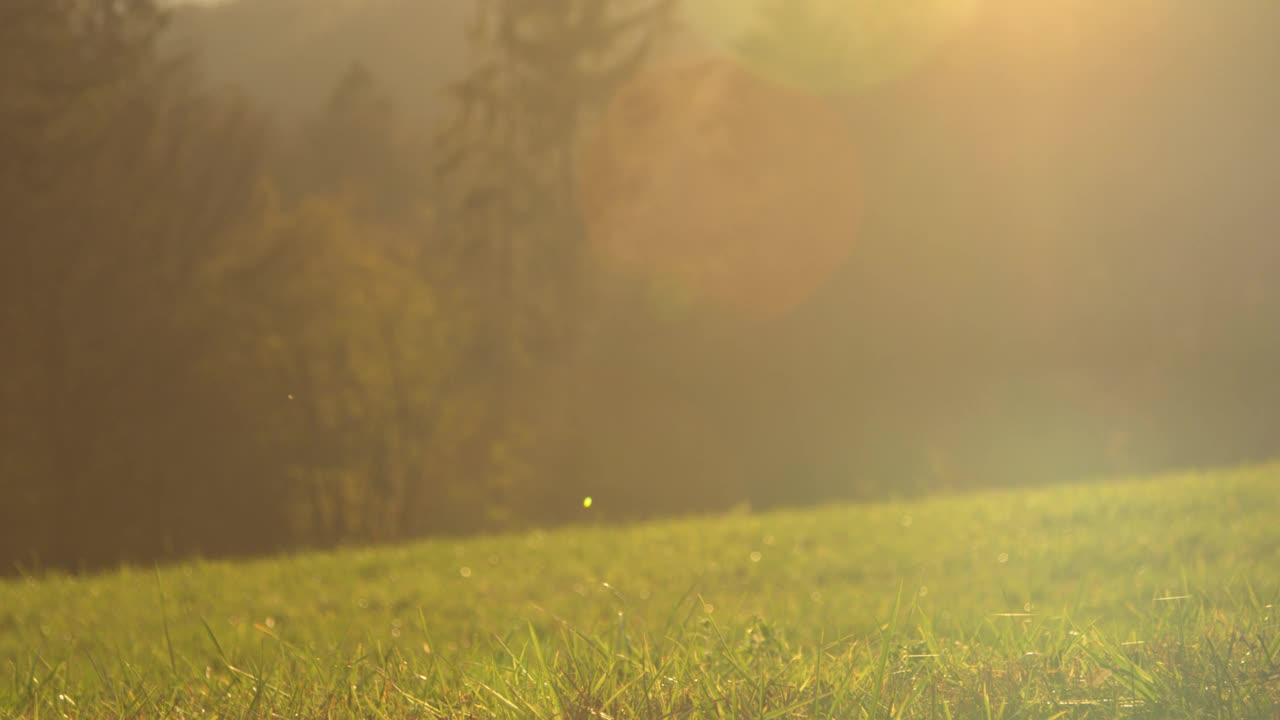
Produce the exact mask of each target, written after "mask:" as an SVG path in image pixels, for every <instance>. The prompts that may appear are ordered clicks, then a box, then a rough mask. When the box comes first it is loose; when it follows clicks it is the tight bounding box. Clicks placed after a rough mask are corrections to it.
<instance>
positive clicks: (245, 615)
mask: <svg viewBox="0 0 1280 720" xmlns="http://www.w3.org/2000/svg"><path fill="white" fill-rule="evenodd" d="M1277 490H1280V466H1274V465H1273V466H1261V467H1249V468H1240V469H1233V470H1224V471H1221V472H1215V473H1205V474H1194V473H1186V474H1181V475H1171V476H1162V477H1154V478H1143V479H1134V480H1126V481H1117V482H1112V483H1098V484H1081V485H1072V486H1063V487H1058V488H1051V489H1043V490H1032V491H1000V492H989V493H983V494H975V495H967V496H963V497H937V498H932V499H926V500H923V501H915V502H903V503H885V504H876V505H866V506H843V507H830V508H823V509H816V510H804V511H790V512H774V513H766V514H748V513H740V514H735V515H727V516H722V517H713V518H696V519H683V520H675V521H667V522H658V523H651V524H642V525H637V526H633V527H627V528H621V529H618V528H614V529H606V528H595V527H590V526H589V521H590V517H591V513H592V512H593V509H587V508H584V509H583V513H584V523H587V524H584V526H583V527H579V528H573V529H566V530H559V531H553V532H535V533H530V534H521V535H510V536H500V537H484V538H477V539H469V540H457V541H455V540H436V541H428V542H422V543H418V544H414V545H409V546H404V547H396V548H380V549H366V550H347V551H342V552H334V553H313V554H301V555H296V556H288V557H280V558H274V559H266V560H258V561H252V562H242V563H230V562H195V563H190V564H185V565H181V566H175V567H166V568H160V569H158V570H157V569H154V568H150V569H126V570H120V571H117V572H114V573H109V574H104V575H98V576H92V577H83V578H81V577H70V576H62V575H51V576H44V577H32V578H19V579H15V580H9V581H3V582H0V717H4V718H46V717H47V718H55V717H57V718H62V717H65V718H111V719H112V720H115V719H123V718H192V717H201V718H262V719H264V720H265V719H268V718H387V719H393V718H394V719H399V718H440V717H460V718H486V717H499V718H556V717H558V718H584V719H586V718H603V719H605V720H608V719H610V718H613V719H617V720H620V719H621V718H654V719H656V718H817V717H822V718H827V717H832V718H863V717H866V718H898V717H903V718H948V717H951V718H961V717H965V718H970V717H976V718H1084V717H1096V718H1111V717H1150V718H1205V717H1224V718H1228V717H1229V718H1268V719H1271V720H1273V719H1274V718H1277V717H1280V617H1278V616H1277V615H1276V609H1275V605H1276V603H1277V602H1280V598H1278V595H1280V492H1277ZM594 511H597V512H598V508H596V509H594ZM228 528H229V529H231V528H234V521H233V519H228Z"/></svg>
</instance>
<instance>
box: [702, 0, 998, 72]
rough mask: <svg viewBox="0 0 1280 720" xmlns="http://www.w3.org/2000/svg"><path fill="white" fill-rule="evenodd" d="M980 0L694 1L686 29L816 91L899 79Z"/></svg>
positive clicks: (959, 24) (967, 18)
mask: <svg viewBox="0 0 1280 720" xmlns="http://www.w3.org/2000/svg"><path fill="white" fill-rule="evenodd" d="M978 4H979V0H698V1H697V2H691V3H686V4H685V6H684V13H685V16H686V20H687V22H688V24H689V26H690V27H692V28H693V29H694V30H695V32H696V33H697V34H698V35H699V36H700V37H701V38H703V39H704V41H705V42H707V43H709V44H711V45H712V46H714V47H717V48H719V49H720V50H721V51H723V52H726V53H728V54H730V55H731V56H733V57H735V58H737V59H738V60H739V61H740V62H742V63H743V64H744V65H745V66H747V67H749V68H751V70H752V71H754V72H758V73H760V74H762V75H764V76H766V77H770V78H773V79H775V80H779V81H782V82H784V83H787V84H790V85H793V86H796V87H801V88H805V89H808V90H811V91H819V92H840V93H845V92H852V91H858V90H863V89H868V88H871V87H874V86H876V85H879V84H881V83H884V82H886V81H890V80H893V79H895V78H898V77H901V76H902V75H904V74H906V73H908V72H910V71H911V70H912V69H914V68H915V67H917V66H918V65H920V64H921V63H922V62H924V61H926V60H928V58H929V57H930V56H931V55H933V54H934V53H935V52H937V50H938V49H939V47H940V46H941V45H942V44H943V43H944V42H945V41H946V39H947V38H948V37H950V36H952V35H953V34H954V33H955V32H957V31H958V30H960V29H962V28H963V27H964V26H966V25H967V24H968V23H969V21H970V20H971V19H972V18H973V16H974V14H975V11H976V9H977V7H978Z"/></svg>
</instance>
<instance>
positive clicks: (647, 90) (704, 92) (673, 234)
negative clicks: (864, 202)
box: [578, 58, 860, 321]
mask: <svg viewBox="0 0 1280 720" xmlns="http://www.w3.org/2000/svg"><path fill="white" fill-rule="evenodd" d="M579 157H580V164H579V168H578V180H579V198H580V200H581V203H582V208H583V217H584V221H585V225H586V229H587V233H588V238H589V240H590V242H591V243H592V245H593V247H594V249H595V250H596V252H597V254H598V256H599V257H600V258H601V259H603V261H604V262H605V263H606V264H607V265H608V266H609V267H611V268H613V269H615V270H624V271H627V272H631V273H639V274H640V275H642V276H643V277H645V278H647V279H648V281H649V282H650V283H651V287H654V288H658V289H659V291H660V294H661V295H662V298H663V301H664V302H666V303H668V304H669V305H670V306H673V307H683V308H686V309H687V308H689V307H694V306H706V305H708V304H711V305H715V306H718V307H720V308H728V309H730V310H732V311H734V312H736V313H739V316H740V317H743V318H745V319H747V320H749V321H757V320H764V319H769V318H773V317H777V316H779V315H782V314H785V313H787V312H788V311H790V310H792V309H793V308H795V307H796V306H797V305H799V304H800V303H802V302H804V301H805V300H806V299H807V298H808V297H809V296H811V295H812V294H813V292H814V291H815V290H816V289H817V288H819V287H821V286H822V285H823V284H824V283H825V282H826V281H827V280H828V279H829V277H830V276H831V275H832V274H833V273H834V271H835V270H836V269H837V268H839V267H840V265H841V264H842V263H843V262H844V261H845V260H846V259H847V257H848V255H849V253H850V251H851V248H852V245H853V241H854V236H855V234H856V227H857V221H858V216H859V208H860V203H859V192H858V190H859V182H858V163H857V153H856V150H855V147H854V143H853V139H852V137H851V131H850V129H849V127H848V125H847V123H846V122H845V120H844V119H843V118H842V117H841V116H840V115H839V113H837V112H836V111H835V110H834V109H832V108H831V107H830V106H829V105H828V104H827V103H826V102H824V101H823V100H822V99H821V98H818V97H815V96H812V95H810V94H807V93H803V92H799V91H796V90H794V89H792V88H787V87H783V86H780V85H777V84H775V83H772V82H769V81H767V80H765V79H763V78H761V77H759V76H757V75H754V74H752V73H750V72H748V71H746V70H744V69H743V68H742V67H741V66H739V65H737V64H735V63H733V62H730V61H728V60H725V59H722V58H702V59H698V60H692V61H684V62H681V63H673V64H669V65H666V66H662V67H655V68H652V69H649V70H647V71H645V72H644V73H641V74H640V75H639V76H638V77H637V78H635V79H634V80H633V81H632V82H631V83H630V84H629V85H628V86H627V87H626V88H624V89H623V90H622V91H621V92H620V93H619V94H618V95H617V96H616V97H615V98H614V100H613V102H612V103H611V104H610V105H609V106H608V107H607V109H606V111H605V112H604V114H603V118H602V119H601V122H600V123H599V126H598V127H597V128H596V131H595V132H594V133H593V135H592V137H591V139H590V140H589V141H588V143H587V144H586V146H585V147H584V150H583V152H582V153H581V154H580V156H579Z"/></svg>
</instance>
